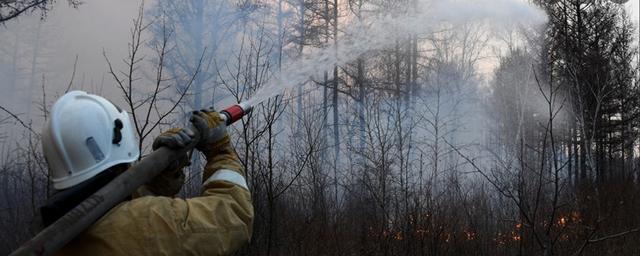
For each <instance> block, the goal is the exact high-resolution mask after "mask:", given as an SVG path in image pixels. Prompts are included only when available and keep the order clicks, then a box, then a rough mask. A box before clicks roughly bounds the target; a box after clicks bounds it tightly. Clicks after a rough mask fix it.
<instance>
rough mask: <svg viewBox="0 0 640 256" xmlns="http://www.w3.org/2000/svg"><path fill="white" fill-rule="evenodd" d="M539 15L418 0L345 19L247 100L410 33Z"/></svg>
mask: <svg viewBox="0 0 640 256" xmlns="http://www.w3.org/2000/svg"><path fill="white" fill-rule="evenodd" d="M545 21H546V15H545V14H544V12H543V11H542V10H540V9H538V8H536V7H533V6H531V5H529V4H526V3H524V2H521V1H517V0H473V1H468V0H466V1H462V0H437V1H422V2H419V3H418V7H417V8H415V9H412V10H406V11H403V12H395V13H394V12H391V11H387V12H383V13H377V14H371V15H368V16H365V17H362V18H361V19H354V20H352V21H350V23H348V24H347V25H346V28H345V29H344V30H345V33H344V35H341V37H340V40H339V41H338V42H337V43H336V44H331V45H328V46H327V47H325V48H323V49H317V50H314V51H310V52H308V53H307V54H305V55H304V56H303V57H301V58H299V59H296V60H293V61H291V62H289V63H285V65H284V67H283V68H282V69H281V72H280V73H279V74H276V75H275V77H274V79H273V80H271V82H270V83H268V84H267V85H266V86H264V87H263V88H261V89H260V90H259V91H257V92H256V94H255V95H254V97H253V98H251V99H250V100H249V104H251V105H254V104H257V103H260V102H262V101H264V100H266V99H268V98H270V97H273V96H275V95H279V94H281V93H283V92H284V91H285V90H286V89H291V88H294V87H296V86H300V85H302V84H304V83H305V82H306V81H308V80H309V79H314V78H319V77H320V76H321V75H322V73H323V72H324V71H326V70H329V69H331V68H332V67H333V66H336V65H338V66H339V65H344V64H347V63H349V62H352V61H354V60H356V59H357V58H358V57H359V56H361V55H362V54H364V53H366V52H368V51H372V50H376V49H383V48H385V47H388V46H391V45H392V44H393V43H394V42H395V40H396V39H401V38H406V37H407V36H408V35H411V34H418V35H424V34H430V33H433V32H435V31H437V30H438V29H440V28H442V27H443V26H444V25H447V26H453V27H456V26H461V25H464V24H467V23H470V22H474V23H484V24H487V25H489V27H492V26H496V25H500V26H504V25H505V24H511V25H512V26H516V25H520V24H521V25H526V24H529V25H532V24H541V23H544V22H545Z"/></svg>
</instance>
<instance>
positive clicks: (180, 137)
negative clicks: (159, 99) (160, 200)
mask: <svg viewBox="0 0 640 256" xmlns="http://www.w3.org/2000/svg"><path fill="white" fill-rule="evenodd" d="M194 136H195V134H194V132H193V131H191V130H190V129H181V128H173V129H170V130H168V131H166V132H164V133H162V134H160V136H158V137H157V138H156V139H155V140H154V141H153V145H152V148H153V150H156V149H158V148H160V147H168V148H171V149H180V148H183V147H185V146H187V145H189V143H191V141H192V140H193V139H194ZM188 164H189V155H188V154H186V153H185V154H184V155H183V156H181V157H180V158H178V160H176V161H175V162H173V163H171V164H170V165H169V166H168V167H167V168H166V169H165V170H164V171H162V173H160V174H159V175H158V176H156V177H154V178H153V179H152V180H151V181H150V182H149V183H147V184H146V185H145V187H144V189H147V190H149V192H151V193H152V194H154V195H158V196H174V195H176V194H178V193H179V192H180V189H181V188H182V185H183V184H184V179H185V175H184V172H183V171H182V168H183V167H185V166H187V165H188Z"/></svg>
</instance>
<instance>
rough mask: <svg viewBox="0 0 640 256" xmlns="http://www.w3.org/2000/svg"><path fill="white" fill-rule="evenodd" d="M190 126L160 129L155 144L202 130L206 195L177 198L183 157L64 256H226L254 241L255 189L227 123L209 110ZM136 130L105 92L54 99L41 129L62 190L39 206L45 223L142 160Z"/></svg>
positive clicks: (185, 139) (185, 140) (170, 143)
mask: <svg viewBox="0 0 640 256" xmlns="http://www.w3.org/2000/svg"><path fill="white" fill-rule="evenodd" d="M191 123H192V126H191V127H190V128H186V129H179V128H178V129H171V130H169V131H167V132H165V133H163V134H161V135H160V136H158V137H157V138H156V139H155V140H154V142H153V145H152V147H153V149H154V150H156V149H158V148H160V147H170V148H173V149H179V148H181V147H185V146H186V145H188V144H190V143H191V142H192V141H193V140H194V139H197V138H194V137H195V134H196V133H195V132H194V131H195V130H197V131H198V132H199V133H198V134H204V136H201V137H202V139H200V141H199V142H198V144H197V146H196V149H197V150H198V151H199V152H201V153H202V154H203V155H204V157H205V159H206V160H207V163H206V165H205V167H204V171H203V177H202V180H203V181H204V182H203V184H202V193H201V195H200V196H198V197H194V198H190V199H180V198H173V196H174V195H176V194H177V193H178V192H179V191H180V189H181V187H182V184H183V182H184V173H183V172H182V168H183V167H184V166H185V165H186V164H188V156H187V155H184V156H182V157H181V160H180V161H177V162H176V163H174V164H173V165H172V166H171V167H170V168H167V169H166V170H163V172H162V173H161V174H160V175H159V176H158V177H155V178H154V179H153V180H152V181H150V182H149V183H147V184H146V185H144V186H143V187H141V188H140V189H138V192H137V193H136V195H134V196H133V198H132V199H130V200H127V201H124V202H122V203H120V204H119V205H117V206H116V207H114V208H113V209H111V210H110V211H109V212H108V213H107V214H106V215H105V216H103V217H102V218H101V219H99V220H98V221H96V222H95V223H94V224H93V225H92V226H91V227H90V228H88V229H87V230H85V231H84V232H83V233H82V234H81V235H79V236H78V237H76V238H75V239H74V240H73V241H72V242H70V243H69V244H68V245H66V246H65V247H64V248H63V249H62V251H61V254H62V255H226V254H231V253H233V252H234V251H236V250H237V249H238V248H240V247H241V246H243V245H244V244H246V243H247V242H248V241H249V239H250V238H251V229H252V222H253V216H254V215H253V206H252V204H251V194H250V192H249V190H248V187H247V182H246V180H245V173H244V169H243V168H242V165H241V163H240V161H239V159H238V157H237V155H236V154H235V151H234V149H233V147H232V145H231V143H230V139H229V136H228V135H227V132H226V130H225V127H226V126H225V125H224V124H223V122H222V119H221V118H220V115H219V114H218V113H217V112H216V111H214V110H212V109H209V110H202V111H196V112H194V114H193V116H192V118H191ZM134 129H135V128H134V127H133V124H132V122H131V120H130V119H129V116H128V114H127V112H126V111H123V110H122V109H120V108H118V107H117V106H116V105H114V104H112V103H111V102H109V101H108V100H106V99H104V98H102V97H100V96H97V95H92V94H88V93H86V92H82V91H72V92H69V93H67V94H65V95H63V96H62V97H61V98H60V99H58V100H57V101H56V103H55V104H54V105H53V108H52V110H51V115H50V119H49V120H48V121H47V123H46V124H45V126H44V128H43V131H42V146H43V152H44V155H45V158H46V160H47V163H48V165H49V176H50V177H51V180H52V183H53V187H54V188H55V189H56V190H57V193H56V194H55V195H54V196H53V197H52V198H51V199H50V200H49V201H48V203H47V205H46V206H44V207H42V209H41V213H42V216H43V221H44V223H45V225H49V224H51V223H53V222H54V221H55V220H57V219H58V218H60V217H61V216H63V215H64V214H65V213H66V212H68V211H69V210H71V209H72V208H73V207H74V206H76V205H78V204H79V203H81V202H82V201H83V200H84V199H86V198H87V197H88V196H89V195H91V194H93V193H94V192H96V191H97V190H98V189H100V188H101V187H102V186H104V185H106V184H107V183H109V181H111V180H112V179H113V178H115V177H116V176H117V175H118V174H120V173H122V172H123V171H125V170H127V169H128V167H129V165H130V164H131V163H133V162H135V161H136V160H138V158H139V156H140V152H139V149H138V147H139V145H138V141H137V139H136V137H135V134H134Z"/></svg>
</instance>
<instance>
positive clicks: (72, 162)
mask: <svg viewBox="0 0 640 256" xmlns="http://www.w3.org/2000/svg"><path fill="white" fill-rule="evenodd" d="M137 141H138V140H137V139H136V137H135V135H134V132H133V127H132V126H131V121H130V120H129V115H128V114H127V112H126V111H122V110H121V109H120V108H118V107H117V106H115V105H114V104H112V103H111V102H109V101H108V100H106V99H105V98H102V97H100V96H97V95H91V94H88V93H86V92H83V91H72V92H69V93H67V94H65V95H63V96H62V97H60V99H58V101H56V103H55V104H53V108H52V109H51V118H50V119H49V120H48V121H47V123H46V124H45V126H44V127H43V129H42V149H43V152H44V156H45V159H47V163H48V164H49V176H50V177H51V179H52V181H53V187H54V188H56V189H65V188H69V187H72V186H75V185H77V184H79V183H81V182H83V181H85V180H88V179H90V178H92V177H94V176H96V175H97V174H98V173H100V172H102V171H104V170H107V169H109V168H110V167H112V166H114V165H117V164H120V163H130V162H133V161H135V160H136V159H137V158H138V156H139V155H140V150H139V149H138V143H137Z"/></svg>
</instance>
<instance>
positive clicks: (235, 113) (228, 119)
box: [220, 105, 245, 126]
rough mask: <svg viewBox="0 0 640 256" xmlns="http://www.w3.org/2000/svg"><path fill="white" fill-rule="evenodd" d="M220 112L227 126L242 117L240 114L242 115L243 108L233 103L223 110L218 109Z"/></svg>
mask: <svg viewBox="0 0 640 256" xmlns="http://www.w3.org/2000/svg"><path fill="white" fill-rule="evenodd" d="M220 114H222V115H224V116H225V118H224V119H225V123H226V124H227V126H229V125H231V124H233V123H235V122H236V121H238V120H240V119H242V116H244V114H245V111H244V109H242V107H240V105H233V106H231V107H228V108H227V109H225V110H222V111H220Z"/></svg>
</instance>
